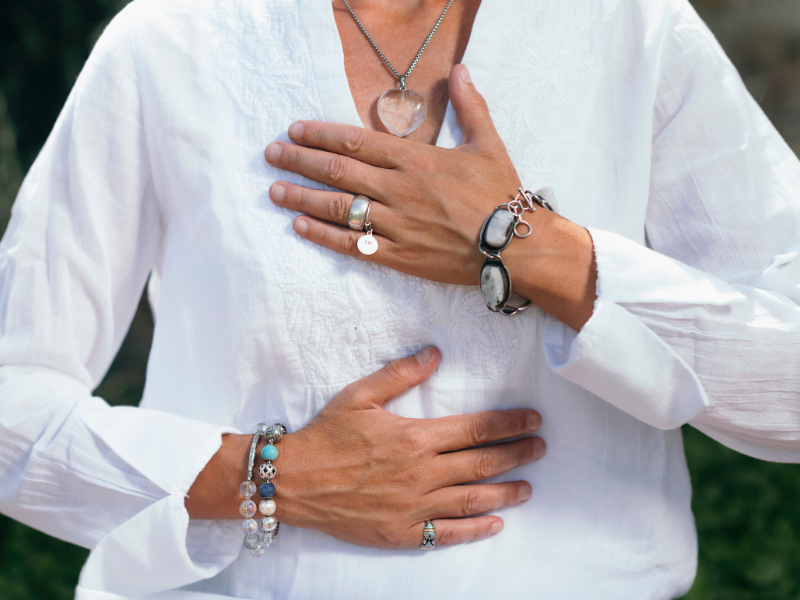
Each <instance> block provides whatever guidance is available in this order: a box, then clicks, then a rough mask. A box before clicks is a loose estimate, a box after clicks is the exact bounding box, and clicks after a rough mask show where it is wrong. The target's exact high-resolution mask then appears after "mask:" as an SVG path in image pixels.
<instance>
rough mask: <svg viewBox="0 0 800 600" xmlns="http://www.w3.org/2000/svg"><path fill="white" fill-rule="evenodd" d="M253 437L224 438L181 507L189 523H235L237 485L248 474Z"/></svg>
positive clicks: (236, 514)
mask: <svg viewBox="0 0 800 600" xmlns="http://www.w3.org/2000/svg"><path fill="white" fill-rule="evenodd" d="M251 440H252V436H250V435H244V434H233V433H230V434H227V435H223V436H222V445H221V446H220V448H219V450H217V452H216V454H214V456H212V457H211V460H210V461H208V464H207V465H206V466H205V467H204V468H203V470H202V471H200V473H199V474H198V475H197V478H196V479H195V481H194V483H193V484H192V486H191V487H190V488H189V491H188V492H187V494H186V498H185V500H184V505H185V506H186V510H187V512H188V513H189V518H191V519H238V518H241V515H239V511H238V506H239V504H240V503H241V498H240V496H239V483H240V482H241V481H242V479H244V477H245V475H246V471H247V453H248V451H249V449H250V441H251Z"/></svg>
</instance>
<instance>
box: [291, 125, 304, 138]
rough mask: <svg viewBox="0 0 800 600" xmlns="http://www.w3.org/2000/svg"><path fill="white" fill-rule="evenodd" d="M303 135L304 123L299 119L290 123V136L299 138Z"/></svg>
mask: <svg viewBox="0 0 800 600" xmlns="http://www.w3.org/2000/svg"><path fill="white" fill-rule="evenodd" d="M301 135H303V124H302V123H300V122H299V121H297V122H295V123H292V124H291V125H289V137H290V138H292V139H293V140H296V139H298V138H299V137H300V136H301Z"/></svg>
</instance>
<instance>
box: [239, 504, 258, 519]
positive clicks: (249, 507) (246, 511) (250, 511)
mask: <svg viewBox="0 0 800 600" xmlns="http://www.w3.org/2000/svg"><path fill="white" fill-rule="evenodd" d="M239 512H240V513H241V514H242V516H243V517H245V518H247V519H249V518H250V517H252V516H253V515H254V514H256V503H255V502H253V501H252V500H245V501H244V502H242V503H241V504H240V505H239Z"/></svg>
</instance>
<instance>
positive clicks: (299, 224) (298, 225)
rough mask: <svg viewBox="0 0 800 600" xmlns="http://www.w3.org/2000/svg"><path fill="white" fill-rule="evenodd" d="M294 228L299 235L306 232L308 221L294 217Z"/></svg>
mask: <svg viewBox="0 0 800 600" xmlns="http://www.w3.org/2000/svg"><path fill="white" fill-rule="evenodd" d="M294 230H295V231H296V232H297V233H299V234H300V235H305V234H306V233H308V221H306V220H305V219H302V218H301V219H296V220H295V222H294Z"/></svg>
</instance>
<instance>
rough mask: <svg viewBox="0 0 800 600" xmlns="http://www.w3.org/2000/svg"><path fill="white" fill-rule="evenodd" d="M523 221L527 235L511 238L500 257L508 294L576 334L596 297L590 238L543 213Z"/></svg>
mask: <svg viewBox="0 0 800 600" xmlns="http://www.w3.org/2000/svg"><path fill="white" fill-rule="evenodd" d="M525 219H526V221H528V222H529V223H530V224H531V226H532V227H533V233H532V235H530V236H529V237H528V238H525V239H519V238H515V239H514V241H513V242H512V243H511V244H510V245H509V247H508V249H506V250H504V251H503V254H502V256H503V260H504V261H505V263H506V266H507V267H508V270H509V273H510V274H511V281H512V285H513V290H514V293H516V294H519V295H520V296H522V297H523V298H527V299H528V300H530V301H531V302H533V303H534V304H535V305H536V306H538V307H539V308H541V309H542V310H544V311H546V312H548V313H550V314H551V315H553V316H554V317H555V318H556V319H558V320H559V321H561V322H563V323H565V324H566V325H568V326H569V327H571V328H572V329H574V330H575V331H580V330H581V328H582V327H583V326H584V325H585V324H586V322H587V321H588V320H589V319H590V318H591V316H592V311H593V308H594V302H595V298H596V297H597V291H596V290H597V263H596V262H595V257H594V250H593V246H592V238H591V236H590V235H589V232H588V231H586V230H585V229H584V228H583V227H580V226H579V225H576V224H575V223H573V222H572V221H569V220H567V219H565V218H563V217H560V216H559V215H557V214H555V213H551V212H550V211H547V210H543V209H539V210H537V211H536V212H535V213H534V214H533V215H530V214H528V216H526V217H525Z"/></svg>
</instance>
